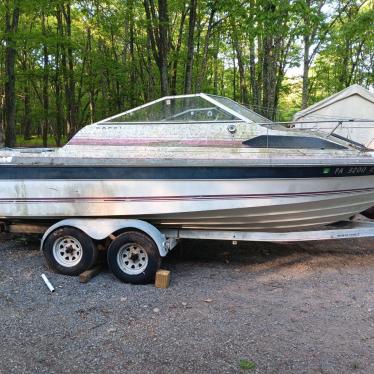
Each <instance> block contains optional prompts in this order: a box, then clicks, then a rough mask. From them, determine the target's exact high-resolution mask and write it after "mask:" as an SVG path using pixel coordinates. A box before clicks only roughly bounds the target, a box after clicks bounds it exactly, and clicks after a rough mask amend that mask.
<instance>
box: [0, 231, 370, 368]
mask: <svg viewBox="0 0 374 374" xmlns="http://www.w3.org/2000/svg"><path fill="white" fill-rule="evenodd" d="M38 245H39V243H38V241H37V240H35V239H33V240H31V241H30V240H29V241H27V240H26V241H25V240H23V239H22V238H20V237H18V238H14V237H12V238H10V237H2V239H0V263H1V268H0V308H1V313H0V324H1V326H2V328H1V329H0V372H1V373H35V372H38V373H63V372H70V373H92V372H106V373H117V372H118V373H124V372H129V373H150V372H152V373H240V372H243V373H244V372H253V373H255V372H257V373H290V372H291V373H372V372H374V359H373V356H374V351H373V346H374V251H373V247H374V246H373V245H374V240H346V241H334V242H323V243H322V242H320V243H317V242H309V243H303V244H288V245H286V244H282V245H280V244H268V243H245V244H241V243H240V244H239V245H238V246H231V244H230V243H225V242H213V241H186V242H183V243H182V245H180V247H179V249H178V250H176V251H175V252H174V253H172V254H171V255H170V256H169V257H168V258H167V259H166V260H165V261H164V263H163V267H164V268H166V269H170V270H171V272H172V280H171V286H170V288H168V289H156V288H154V287H153V286H152V285H148V286H132V285H128V284H123V283H120V282H119V281H118V280H117V279H115V278H114V277H113V276H112V275H111V274H110V273H109V272H107V271H104V272H103V273H101V274H99V275H98V276H97V277H96V278H94V279H93V280H91V281H90V282H89V283H87V284H80V283H79V281H78V278H72V277H66V276H62V275H59V274H55V273H52V272H50V271H49V270H48V269H47V268H46V267H45V265H44V261H43V258H42V256H41V254H40V252H39V251H38ZM42 272H44V273H46V274H47V276H48V278H49V279H50V280H51V282H52V283H53V285H54V286H55V288H56V292H55V293H53V294H52V293H50V292H49V291H48V289H47V288H46V287H45V285H44V283H43V282H42V280H41V277H40V275H41V273H42Z"/></svg>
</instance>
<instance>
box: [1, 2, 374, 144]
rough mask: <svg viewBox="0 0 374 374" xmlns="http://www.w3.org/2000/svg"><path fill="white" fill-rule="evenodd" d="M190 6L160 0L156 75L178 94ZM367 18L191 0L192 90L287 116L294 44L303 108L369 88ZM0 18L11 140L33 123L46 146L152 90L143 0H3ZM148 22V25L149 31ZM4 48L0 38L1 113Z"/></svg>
mask: <svg viewBox="0 0 374 374" xmlns="http://www.w3.org/2000/svg"><path fill="white" fill-rule="evenodd" d="M6 3H7V4H9V7H10V8H11V9H12V7H14V6H15V4H16V3H18V4H19V5H20V14H21V16H20V21H19V27H18V30H17V32H16V33H14V34H12V35H8V34H7V31H6V29H5V26H4V25H5V23H6V22H5V20H6V17H7V14H6V5H5V4H6ZM154 4H155V7H156V8H155V9H154V16H155V17H156V19H157V14H158V9H157V6H158V2H157V1H156V2H154ZM190 4H191V1H190V0H168V1H167V6H168V21H167V30H168V45H167V48H166V59H167V70H168V72H167V74H168V83H169V86H170V90H171V91H174V90H175V92H176V93H178V94H180V93H183V90H184V87H185V81H184V80H185V76H186V74H185V71H186V61H187V51H188V38H187V35H188V25H189V22H188V21H189V18H188V17H189V12H188V7H189V6H190ZM373 24H374V1H373V0H369V1H364V0H361V1H359V0H353V1H349V2H346V1H344V2H342V1H335V0H292V1H288V0H280V1H273V0H250V1H244V2H243V1H241V0H225V1H218V0H198V2H197V21H196V26H195V30H194V38H193V51H194V59H193V62H194V63H193V68H192V91H195V92H197V91H199V92H201V91H205V92H208V93H215V94H221V95H227V96H229V97H232V98H234V99H236V100H238V101H241V102H243V103H244V104H246V105H248V106H250V107H252V108H253V109H254V110H256V111H258V112H260V113H262V114H264V115H267V116H269V117H271V118H273V119H278V120H289V119H290V118H291V117H292V115H293V113H294V112H295V111H296V110H298V109H299V108H300V105H301V90H302V85H301V83H300V82H301V78H300V77H298V76H296V77H293V78H292V79H291V77H289V76H288V71H289V70H290V69H295V68H296V69H299V71H300V75H301V70H302V66H303V53H304V52H303V51H304V43H305V40H309V41H310V43H311V49H312V51H311V52H313V50H314V49H315V51H316V53H315V54H312V56H311V62H310V65H311V66H310V67H311V70H310V74H309V75H310V78H309V92H308V94H309V104H312V103H313V102H314V101H317V100H319V99H321V98H323V97H325V96H327V95H330V94H332V93H334V92H336V91H338V90H340V89H342V88H344V87H346V86H348V85H350V84H353V83H359V84H362V85H364V86H366V87H373V85H374V75H373V70H374V52H373V51H374V34H373V32H374V31H373V30H374V29H373ZM0 25H1V26H0V39H1V40H6V39H7V38H8V40H12V43H15V46H16V50H17V57H16V62H15V64H16V98H15V100H16V104H17V105H16V108H17V114H16V130H17V134H18V137H17V142H18V144H19V145H37V144H34V143H35V142H36V140H35V139H33V140H31V141H29V142H25V141H23V140H22V139H23V138H24V135H37V136H38V137H40V136H41V135H42V133H43V131H44V132H47V134H46V135H47V136H46V137H45V140H46V141H47V144H48V145H54V144H56V142H57V143H58V142H61V143H63V142H64V141H66V139H67V138H68V137H69V136H71V135H73V133H74V132H76V131H77V130H79V129H80V128H81V127H82V126H84V125H86V124H88V123H90V122H94V121H97V120H100V119H102V118H104V117H106V116H109V115H112V114H115V113H118V112H121V111H123V110H126V109H129V108H130V107H134V106H136V105H139V104H141V103H144V102H145V101H149V100H152V99H155V98H157V97H159V96H160V92H161V88H160V69H159V66H158V64H157V62H156V60H155V51H154V49H153V48H152V43H151V34H150V30H149V28H147V25H149V22H147V17H146V13H145V8H144V4H143V1H135V0H127V1H123V0H104V1H92V0H77V1H73V0H38V1H36V0H22V1H19V0H7V1H6V2H0ZM158 26H159V25H158V24H157V22H156V23H155V24H153V25H151V29H152V27H154V28H156V29H155V30H153V31H154V35H156V39H157V38H158V37H159V34H158V29H157V27H158ZM156 42H157V40H156ZM6 48H7V45H6V43H5V42H1V43H0V72H1V74H0V98H1V100H0V104H1V109H4V107H3V105H4V100H2V98H3V97H4V94H5V89H4V87H5V83H6V81H7V79H8V77H7V74H6V72H5V59H6ZM156 52H157V51H156ZM174 84H175V87H174V86H173V85H174ZM46 90H47V94H46V92H45V91H46ZM1 112H2V111H0V113H1ZM3 117H4V116H3V114H2V115H1V116H0V125H1V123H2V122H3ZM5 125H7V124H5ZM0 128H1V126H0ZM43 129H44V130H43ZM27 133H29V134H27ZM0 135H1V134H0ZM38 145H39V144H38ZM45 145H46V144H45Z"/></svg>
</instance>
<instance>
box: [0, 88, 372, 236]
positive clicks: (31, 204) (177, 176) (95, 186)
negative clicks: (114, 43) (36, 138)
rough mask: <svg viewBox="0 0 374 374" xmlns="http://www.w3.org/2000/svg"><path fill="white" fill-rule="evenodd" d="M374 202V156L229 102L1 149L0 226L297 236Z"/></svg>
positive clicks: (180, 104) (143, 110) (162, 103)
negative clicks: (105, 221) (62, 141)
mask: <svg viewBox="0 0 374 374" xmlns="http://www.w3.org/2000/svg"><path fill="white" fill-rule="evenodd" d="M373 205H374V155H373V152H370V150H368V149H367V148H365V147H364V146H362V145H361V144H358V143H356V142H353V141H351V140H349V139H345V138H343V137H342V136H340V135H336V134H326V133H319V132H318V131H304V130H298V129H292V128H291V129H290V128H286V127H284V126H282V125H279V124H277V123H273V122H271V121H269V120H268V119H266V118H264V117H262V116H261V115H259V114H257V113H255V112H254V111H252V110H250V109H248V108H246V107H245V106H243V105H241V104H239V103H237V102H235V101H233V100H231V99H229V98H226V97H222V96H217V95H208V94H204V93H199V94H193V95H179V96H168V97H163V98H160V99H157V100H154V101H152V102H149V103H147V104H144V105H141V106H139V107H137V108H134V109H131V110H128V111H126V112H124V113H120V114H117V115H115V116H112V117H109V118H106V119H104V120H102V121H99V122H96V123H94V124H90V125H87V126H85V127H84V128H82V129H81V130H80V131H79V132H78V133H77V134H76V135H75V136H73V137H72V138H71V139H70V141H69V142H68V143H67V144H66V145H65V146H63V147H61V148H57V149H53V148H52V149H2V150H0V221H2V222H30V221H37V222H49V223H50V222H53V221H58V220H61V219H65V218H69V217H81V218H84V217H91V218H94V217H97V218H101V217H107V218H119V217H121V218H137V219H142V220H145V221H147V222H150V223H152V224H153V225H155V226H156V227H161V228H183V229H207V230H212V229H214V230H246V231H251V230H253V231H269V230H279V231H289V230H291V229H292V230H295V229H304V228H308V227H314V226H323V225H328V224H331V223H334V222H338V221H343V220H349V219H350V218H352V217H354V216H355V215H356V214H358V213H360V212H363V211H366V210H367V209H369V208H370V207H372V206H373Z"/></svg>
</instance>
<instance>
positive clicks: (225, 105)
mask: <svg viewBox="0 0 374 374" xmlns="http://www.w3.org/2000/svg"><path fill="white" fill-rule="evenodd" d="M226 121H227V122H233V121H238V122H257V123H264V122H269V121H268V120H267V119H266V118H264V117H262V116H260V115H259V114H257V113H255V112H253V111H251V110H250V109H247V108H246V107H244V106H242V105H240V104H238V103H236V102H235V101H233V100H230V99H227V98H225V97H221V96H214V95H206V94H194V95H181V96H167V97H163V98H161V99H158V100H155V101H152V102H150V103H148V104H144V105H141V106H139V107H137V108H134V109H130V110H128V111H127V112H124V113H121V114H117V115H115V116H113V117H110V118H107V119H105V120H103V121H100V123H102V124H108V123H115V124H126V123H142V124H145V123H179V122H182V123H186V122H226Z"/></svg>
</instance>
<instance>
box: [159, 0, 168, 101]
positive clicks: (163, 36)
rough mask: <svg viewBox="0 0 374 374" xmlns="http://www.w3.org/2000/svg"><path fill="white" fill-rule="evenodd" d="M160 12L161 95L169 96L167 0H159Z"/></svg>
mask: <svg viewBox="0 0 374 374" xmlns="http://www.w3.org/2000/svg"><path fill="white" fill-rule="evenodd" d="M158 12H159V36H160V37H159V55H160V66H159V69H160V77H161V95H162V96H167V95H168V94H169V78H168V49H169V48H168V44H169V37H168V29H169V15H168V8H167V0H158Z"/></svg>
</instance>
